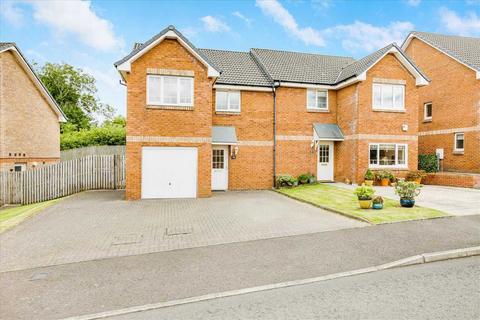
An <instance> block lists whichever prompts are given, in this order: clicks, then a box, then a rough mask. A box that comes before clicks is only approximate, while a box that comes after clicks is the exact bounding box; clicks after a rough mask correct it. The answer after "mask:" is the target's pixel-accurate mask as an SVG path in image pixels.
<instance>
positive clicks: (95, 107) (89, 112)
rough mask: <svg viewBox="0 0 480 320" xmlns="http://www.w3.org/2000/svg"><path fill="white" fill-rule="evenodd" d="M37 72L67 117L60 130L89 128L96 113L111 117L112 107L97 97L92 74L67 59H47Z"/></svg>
mask: <svg viewBox="0 0 480 320" xmlns="http://www.w3.org/2000/svg"><path fill="white" fill-rule="evenodd" d="M38 74H39V76H40V79H41V80H42V82H43V83H44V84H45V86H46V87H47V89H48V90H49V91H50V94H51V95H52V96H53V97H54V98H55V100H56V101H57V103H58V104H59V105H60V107H61V108H62V110H63V112H64V113H65V115H66V116H67V118H68V122H67V123H66V124H62V128H61V129H62V132H64V131H78V130H81V129H89V128H90V127H91V126H92V125H93V124H94V123H95V115H96V114H98V115H101V116H103V117H105V118H106V119H110V118H112V116H113V108H112V107H111V106H110V105H108V104H104V103H101V102H100V101H99V100H98V98H97V97H96V94H97V87H96V84H95V78H93V77H92V76H91V75H89V74H88V73H85V72H84V71H83V70H82V69H77V68H75V67H73V66H71V65H69V64H66V63H60V64H57V63H46V64H45V65H44V66H43V67H42V68H40V69H39V70H38Z"/></svg>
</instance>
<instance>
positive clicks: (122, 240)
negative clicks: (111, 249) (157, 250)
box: [112, 233, 143, 246]
mask: <svg viewBox="0 0 480 320" xmlns="http://www.w3.org/2000/svg"><path fill="white" fill-rule="evenodd" d="M142 240H143V234H133V233H132V234H120V235H117V236H115V237H113V241H112V245H113V246H116V245H122V244H134V243H140V242H142Z"/></svg>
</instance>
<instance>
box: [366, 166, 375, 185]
mask: <svg viewBox="0 0 480 320" xmlns="http://www.w3.org/2000/svg"><path fill="white" fill-rule="evenodd" d="M363 178H364V180H365V182H364V183H365V185H366V186H370V187H371V186H373V181H374V180H375V175H374V174H373V172H372V170H370V169H367V171H366V172H365V175H364V176H363Z"/></svg>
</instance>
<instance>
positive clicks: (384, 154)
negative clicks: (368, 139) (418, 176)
mask: <svg viewBox="0 0 480 320" xmlns="http://www.w3.org/2000/svg"><path fill="white" fill-rule="evenodd" d="M407 157H408V145H406V144H397V143H371V144H370V150H369V167H370V168H389V167H396V168H407V167H408V165H407V163H408V161H407Z"/></svg>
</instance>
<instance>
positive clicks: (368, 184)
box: [363, 180, 373, 187]
mask: <svg viewBox="0 0 480 320" xmlns="http://www.w3.org/2000/svg"><path fill="white" fill-rule="evenodd" d="M363 183H365V185H366V186H369V187H371V186H373V180H365V181H363Z"/></svg>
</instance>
